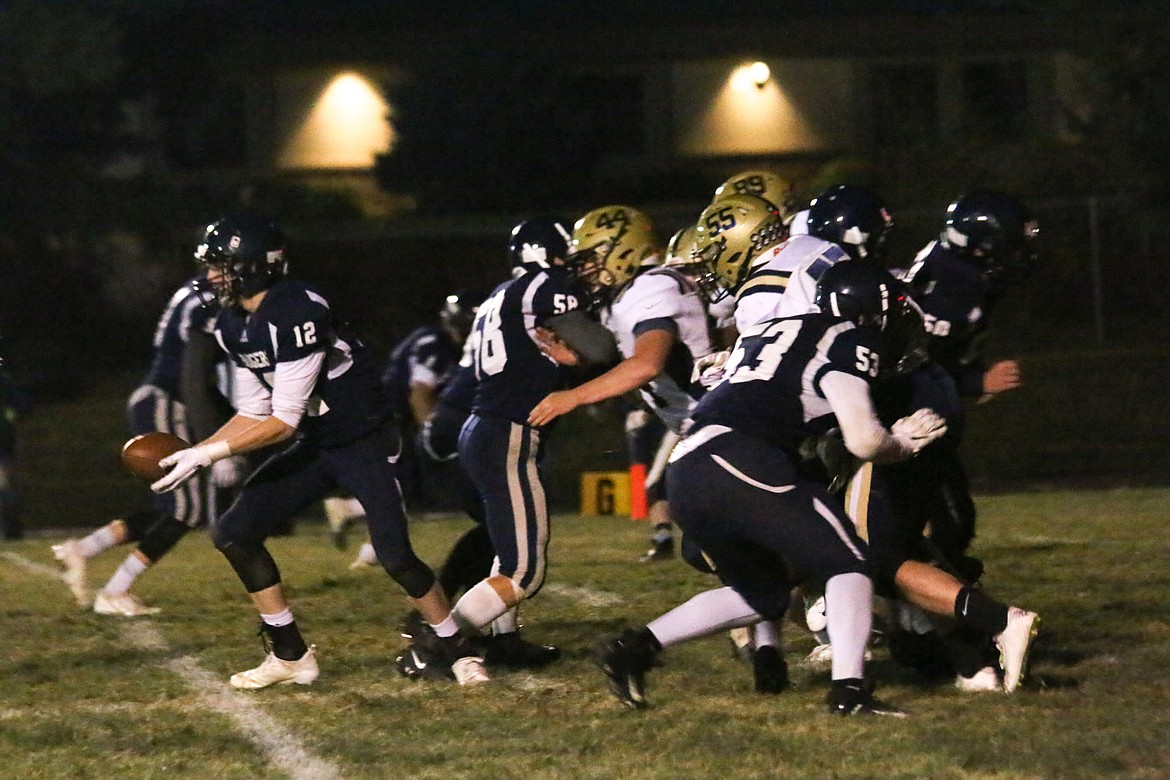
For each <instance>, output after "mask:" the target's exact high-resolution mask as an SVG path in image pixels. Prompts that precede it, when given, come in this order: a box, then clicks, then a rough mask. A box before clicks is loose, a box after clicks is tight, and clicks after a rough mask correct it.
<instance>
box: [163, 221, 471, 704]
mask: <svg viewBox="0 0 1170 780" xmlns="http://www.w3.org/2000/svg"><path fill="white" fill-rule="evenodd" d="M195 257H196V260H197V261H198V262H199V263H201V264H202V265H203V266H204V267H205V268H206V270H207V278H208V283H209V284H210V286H211V288H212V289H213V290H214V291H215V292H216V294H217V296H218V297H219V300H220V303H221V305H222V306H223V310H222V311H221V313H220V315H219V317H217V319H216V324H215V336H216V339H217V340H218V341H219V344H220V346H221V347H223V349H224V351H225V352H226V353H227V354H228V355H229V357H230V358H231V360H232V363H233V374H234V380H235V388H236V396H237V398H236V403H237V411H236V414H235V415H234V416H233V417H232V418H231V419H230V420H228V421H227V423H225V424H224V425H223V426H222V427H221V428H220V429H219V430H218V431H216V432H215V433H214V434H212V435H211V436H210V437H208V438H206V439H204V440H202V441H200V442H198V443H196V444H194V445H193V446H191V447H190V448H189V449H184V450H180V451H179V452H177V453H175V454H173V455H170V456H168V457H166V458H164V459H163V460H162V461H161V462H160V464H161V465H162V466H163V467H165V468H168V469H169V471H168V472H167V474H166V475H165V476H164V477H163V478H162V479H160V480H158V481H157V482H155V483H154V484H152V485H151V489H152V490H154V491H155V492H156V493H167V492H169V491H173V490H175V489H177V488H179V487H181V486H183V485H184V484H187V483H188V482H190V481H191V479H192V478H193V477H195V476H196V475H197V474H199V473H200V472H201V471H203V470H204V469H205V468H207V467H209V466H211V465H212V464H213V463H215V462H218V461H220V460H223V459H225V458H228V457H231V456H233V455H236V454H241V453H246V452H252V451H256V450H259V449H262V448H265V447H269V446H272V445H278V444H283V445H284V446H283V448H282V449H281V450H280V451H279V452H277V453H276V454H275V455H273V456H272V457H271V458H269V459H268V460H267V461H265V462H264V464H262V465H261V466H260V467H259V468H258V469H257V470H256V472H255V473H253V474H252V475H251V476H250V477H249V479H248V481H247V483H246V484H245V485H244V487H243V489H242V490H241V492H240V494H239V496H238V497H237V498H236V500H235V501H234V502H233V503H232V505H231V507H230V508H229V509H228V510H227V511H226V512H225V513H224V514H223V515H222V516H221V517H220V518H219V520H218V522H217V524H216V527H215V534H214V541H215V546H216V548H217V549H218V550H219V551H220V552H222V553H223V555H224V557H225V558H226V559H227V560H228V563H229V564H230V565H231V566H232V569H233V570H234V571H235V572H236V575H237V576H238V577H239V579H240V582H241V583H242V584H243V585H244V588H245V590H246V591H247V593H248V595H249V597H250V599H251V601H252V604H253V606H254V607H255V608H256V610H257V612H259V614H260V619H261V631H262V634H263V636H264V637H265V639H266V648H267V647H268V646H269V643H270V646H271V651H270V652H268V653H267V655H266V656H265V658H264V661H263V662H262V663H261V664H260V665H259V666H257V667H255V668H253V669H249V670H247V671H244V672H240V673H238V674H235V675H232V677H231V680H230V682H231V685H232V686H233V687H235V688H244V689H256V688H264V687H267V686H269V685H273V684H276V683H297V684H302V685H307V684H309V683H312V682H313V681H314V680H315V679H316V678H317V675H318V666H317V659H316V654H315V652H314V648H313V647H310V646H308V645H307V644H306V643H305V641H304V638H303V637H302V636H301V632H300V630H299V628H298V626H297V623H296V620H295V618H294V616H293V612H292V608H291V606H290V604H289V602H288V600H287V599H286V597H285V594H284V589H283V586H282V584H281V575H280V571H279V569H278V568H277V565H276V561H275V560H274V559H273V558H272V555H271V554H270V553H269V551H268V549H267V547H266V546H265V540H266V539H267V537H268V536H269V535H270V531H271V529H272V528H273V527H274V526H276V525H277V524H279V523H281V522H283V521H284V520H285V519H286V518H288V517H290V516H292V515H294V514H295V513H296V512H298V511H300V510H301V509H303V508H304V507H305V506H307V505H309V504H310V503H313V502H316V501H320V500H321V499H322V498H323V497H324V496H325V495H326V494H327V493H329V492H330V491H332V490H335V489H343V490H346V491H348V492H349V493H351V494H352V495H353V496H355V497H356V498H357V499H358V500H359V501H360V502H361V504H362V506H363V507H364V508H365V509H366V512H367V522H368V525H369V528H370V535H371V538H372V540H373V543H374V548H375V550H376V551H377V554H378V560H379V562H381V564H382V566H383V568H384V569H385V570H386V572H387V574H389V575H390V577H391V578H393V579H394V580H395V582H397V583H398V584H399V586H401V588H402V589H403V590H404V591H405V592H406V593H407V595H408V596H410V597H411V599H413V601H414V604H415V606H416V608H417V609H418V610H419V612H420V613H421V614H422V616H423V618H424V619H425V620H426V621H427V623H428V624H429V625H430V626H431V627H432V629H433V633H432V636H433V638H434V641H433V642H432V644H431V648H430V649H431V652H432V657H433V658H434V660H435V666H436V668H442V669H443V670H444V673H445V674H449V675H450V676H453V677H454V678H455V679H456V680H457V681H458V682H459V683H460V684H461V685H469V684H475V683H479V682H484V681H486V680H487V679H488V678H487V674H486V673H485V671H484V669H483V665H482V659H480V658H478V657H476V656H474V655H473V654H472V652H471V649H470V646H469V645H468V643H467V642H466V640H464V639H462V638H461V637H460V636H459V634H458V630H457V626H456V624H455V622H454V621H453V620H452V619H451V615H450V609H449V607H448V603H447V601H446V599H445V598H444V596H443V593H442V590H441V589H440V588H439V586H438V583H437V582H436V581H435V576H434V573H433V572H432V571H431V570H430V568H429V567H428V566H427V565H426V564H425V563H423V562H422V561H421V560H420V559H419V558H418V556H417V555H415V553H414V550H413V549H412V547H411V543H410V537H409V535H408V531H407V521H406V515H405V509H404V506H403V502H402V495H401V493H400V492H399V489H398V480H397V474H396V471H397V467H396V455H397V452H398V448H399V442H398V440H397V434H396V432H395V430H394V426H393V422H392V420H391V418H390V414H389V409H388V406H387V403H386V398H385V393H384V392H383V390H382V388H381V386H380V383H379V381H378V376H377V372H376V370H375V369H374V366H373V363H372V361H371V360H370V358H369V355H368V353H367V352H366V350H365V348H364V346H363V345H362V343H361V342H360V341H359V340H358V339H356V338H355V337H354V336H353V335H352V334H350V333H348V332H346V331H345V330H344V329H343V328H340V327H339V326H338V325H337V324H336V322H335V320H334V316H333V313H332V311H331V309H330V307H329V303H328V301H327V300H326V299H325V298H324V297H323V296H322V295H321V294H320V293H319V292H317V291H316V290H315V289H313V288H312V287H310V286H309V285H307V284H305V283H303V282H301V281H299V280H295V279H292V278H289V277H288V276H287V272H288V265H287V261H286V260H285V256H284V239H283V236H282V235H281V233H280V230H279V229H278V228H277V227H276V225H275V224H273V223H271V222H270V221H267V220H263V219H258V218H256V217H253V216H248V215H233V216H229V217H226V218H224V219H222V220H220V221H218V222H216V223H214V224H212V225H209V226H208V228H207V231H206V235H205V237H204V240H203V242H202V243H201V244H200V245H199V246H198V248H197V249H196V252H195ZM448 669H449V670H450V671H449V672H447V671H446V670H448Z"/></svg>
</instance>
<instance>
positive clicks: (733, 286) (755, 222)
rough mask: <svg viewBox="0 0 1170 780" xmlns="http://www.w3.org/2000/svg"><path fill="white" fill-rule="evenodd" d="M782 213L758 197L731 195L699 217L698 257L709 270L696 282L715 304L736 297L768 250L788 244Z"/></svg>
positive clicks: (696, 238)
mask: <svg viewBox="0 0 1170 780" xmlns="http://www.w3.org/2000/svg"><path fill="white" fill-rule="evenodd" d="M785 234H786V230H785V226H784V221H783V219H781V217H780V211H779V210H778V209H777V208H776V207H775V206H774V205H773V204H771V203H769V202H768V201H766V200H764V199H763V198H759V197H756V196H755V195H727V196H725V197H723V198H722V199H720V200H717V201H715V202H714V203H712V204H711V205H710V206H708V207H707V208H706V209H704V210H703V213H702V214H700V215H699V221H698V223H697V224H696V225H695V249H694V256H695V258H696V259H697V260H700V261H702V263H703V265H704V266H705V268H704V269H703V273H702V274H701V275H700V276H699V277H698V278H697V279H696V281H697V282H698V284H699V287H700V288H701V289H702V290H703V292H704V293H705V294H706V295H707V298H708V299H709V300H711V301H717V300H719V299H721V298H723V297H724V296H726V295H728V294H734V293H735V292H736V291H737V290H738V289H739V286H740V285H741V284H742V283H743V280H744V277H746V276H747V272H748V268H750V267H751V265H752V263H753V262H754V261H755V259H756V258H757V257H758V256H759V255H760V254H761V253H762V252H764V250H766V249H769V248H771V247H773V246H775V245H776V244H779V243H780V242H781V241H783V240H784V237H785Z"/></svg>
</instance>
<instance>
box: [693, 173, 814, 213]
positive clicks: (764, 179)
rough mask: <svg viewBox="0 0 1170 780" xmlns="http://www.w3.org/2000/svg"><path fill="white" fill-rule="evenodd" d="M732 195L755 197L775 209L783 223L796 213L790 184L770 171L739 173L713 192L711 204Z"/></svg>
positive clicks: (794, 196)
mask: <svg viewBox="0 0 1170 780" xmlns="http://www.w3.org/2000/svg"><path fill="white" fill-rule="evenodd" d="M732 195H755V196H756V197H757V198H763V199H764V200H766V201H768V202H769V203H771V204H772V205H773V206H775V207H776V210H777V211H779V212H780V216H781V218H783V220H784V223H785V224H788V223H789V222H791V221H792V217H793V215H794V214H795V213H796V210H797V209H796V195H795V191H794V189H793V186H792V182H790V181H788V180H786V179H783V178H781V177H780V176H778V175H776V174H775V173H772V172H771V171H759V170H751V171H740V172H739V173H737V174H735V175H734V176H732V177H731V178H730V179H728V180H727V181H725V182H723V183H722V184H720V185H719V186H718V187H717V188H716V190H715V197H714V198H712V199H711V202H712V203H715V202H716V201H720V200H723V199H724V198H727V197H730V196H732Z"/></svg>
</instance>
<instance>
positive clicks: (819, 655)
mask: <svg viewBox="0 0 1170 780" xmlns="http://www.w3.org/2000/svg"><path fill="white" fill-rule="evenodd" d="M804 662H805V663H806V664H808V665H810V666H827V665H828V664H831V663H832V662H833V646H832V645H831V644H829V643H828V642H825V643H824V644H821V645H817V646H816V647H814V648H813V649H812V650H811V651H810V652H809V654H808V655H806V656H805V657H804Z"/></svg>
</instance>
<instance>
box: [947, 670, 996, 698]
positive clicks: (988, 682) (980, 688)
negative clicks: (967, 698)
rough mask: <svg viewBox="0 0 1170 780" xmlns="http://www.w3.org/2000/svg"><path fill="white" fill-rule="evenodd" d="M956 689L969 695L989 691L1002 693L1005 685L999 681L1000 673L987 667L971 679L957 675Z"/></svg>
mask: <svg viewBox="0 0 1170 780" xmlns="http://www.w3.org/2000/svg"><path fill="white" fill-rule="evenodd" d="M955 687H956V688H958V689H959V690H960V691H966V692H967V693H984V692H987V691H1002V690H1003V683H1001V682H1000V681H999V672H997V671H996V670H995V667H994V666H985V667H983V668H982V669H980V670H979V671H977V672H975V674H973V675H971V676H970V677H964V676H962V675H957V676H956V677H955Z"/></svg>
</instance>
